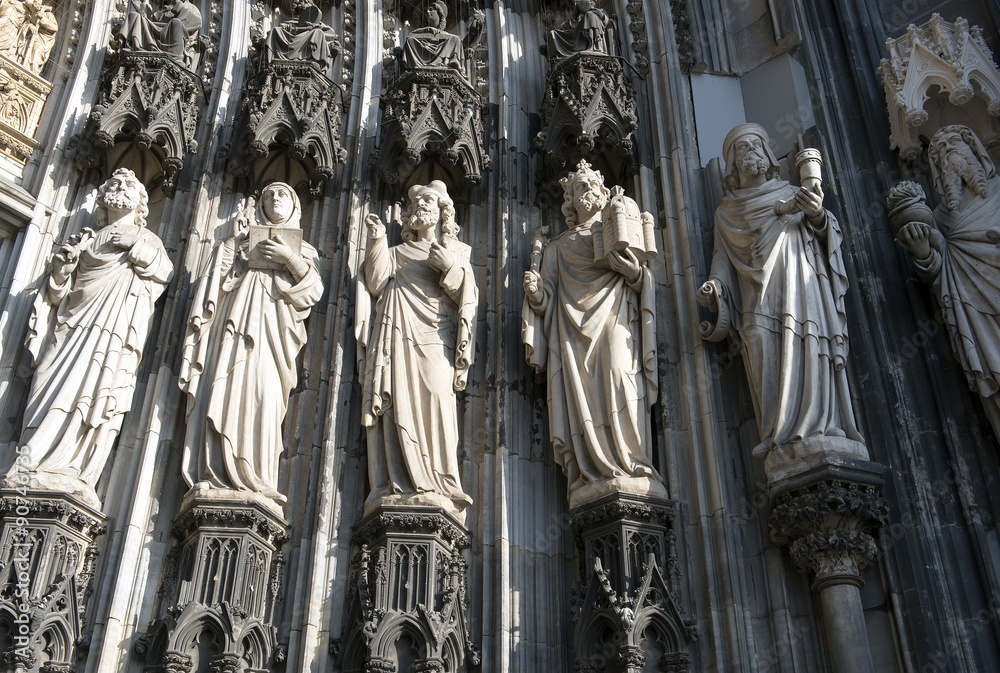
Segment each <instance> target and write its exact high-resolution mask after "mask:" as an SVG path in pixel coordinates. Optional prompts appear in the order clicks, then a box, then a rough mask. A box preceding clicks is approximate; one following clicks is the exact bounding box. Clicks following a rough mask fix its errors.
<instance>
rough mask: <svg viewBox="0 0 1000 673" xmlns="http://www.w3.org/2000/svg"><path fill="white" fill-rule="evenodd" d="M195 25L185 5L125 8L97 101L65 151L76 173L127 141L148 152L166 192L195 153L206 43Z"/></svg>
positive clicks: (198, 21)
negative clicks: (73, 158) (72, 154)
mask: <svg viewBox="0 0 1000 673" xmlns="http://www.w3.org/2000/svg"><path fill="white" fill-rule="evenodd" d="M201 25H202V17H201V12H200V10H199V9H198V7H197V6H196V5H194V4H193V3H191V2H187V1H186V0H178V2H175V3H174V4H173V5H171V6H170V7H169V8H166V9H163V10H160V11H158V12H152V11H151V10H149V8H148V6H145V7H139V6H135V5H131V6H130V8H129V10H128V11H127V12H126V17H125V20H124V23H122V24H121V26H120V27H119V29H118V30H117V31H116V32H115V34H114V35H113V37H112V42H111V45H110V50H109V52H110V53H109V56H108V57H107V58H106V59H105V62H104V67H103V69H102V71H101V85H100V93H99V94H98V99H97V102H96V104H95V105H94V107H93V109H92V110H91V112H90V116H89V117H88V119H87V125H86V126H85V128H84V131H83V134H82V135H81V136H80V137H77V138H74V139H73V141H72V142H71V144H70V149H72V150H73V151H74V152H75V153H76V162H77V164H78V165H79V166H80V168H81V169H84V170H87V169H92V168H97V167H99V166H100V164H101V157H102V154H103V152H104V151H105V150H107V149H109V148H111V147H113V146H114V145H115V144H116V143H117V142H119V141H120V140H121V139H122V138H123V137H130V138H131V142H132V143H133V144H134V145H135V146H136V147H137V148H139V149H141V150H151V151H152V152H153V154H154V156H155V157H156V159H157V161H158V162H159V164H160V168H161V170H162V173H163V176H162V180H163V189H164V191H165V192H166V193H168V194H169V193H172V192H173V190H174V188H175V187H176V181H177V174H178V172H179V171H180V169H181V167H182V166H183V162H184V157H185V156H186V155H187V154H191V153H194V152H197V151H198V142H197V139H196V138H195V135H196V134H197V128H198V119H199V116H200V113H201V110H200V101H201V100H202V99H203V97H204V85H203V83H202V81H201V78H200V77H199V75H198V73H197V68H198V65H199V61H200V56H201V51H202V49H203V48H205V47H206V46H207V44H208V40H207V38H204V37H202V36H199V34H198V31H199V30H200V28H201Z"/></svg>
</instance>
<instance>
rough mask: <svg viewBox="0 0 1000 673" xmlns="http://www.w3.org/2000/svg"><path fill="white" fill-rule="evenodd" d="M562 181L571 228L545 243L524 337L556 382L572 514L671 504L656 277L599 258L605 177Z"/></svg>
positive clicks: (552, 406)
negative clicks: (663, 448) (598, 504)
mask: <svg viewBox="0 0 1000 673" xmlns="http://www.w3.org/2000/svg"><path fill="white" fill-rule="evenodd" d="M560 182H561V184H562V188H563V198H564V202H563V207H562V212H563V215H565V216H566V230H565V231H563V232H562V233H561V234H559V235H558V236H556V237H555V238H553V239H552V240H551V241H549V242H548V244H547V245H545V247H544V255H542V253H541V247H542V246H541V244H540V242H537V243H536V246H535V248H536V251H535V253H533V255H532V256H533V258H534V259H533V262H532V267H533V268H532V269H530V270H528V271H526V272H525V274H524V291H525V299H524V305H523V307H522V310H521V320H522V328H521V338H522V340H523V341H524V344H525V350H526V355H527V360H528V363H529V364H531V365H532V366H533V367H534V368H535V370H536V371H539V372H541V371H546V372H547V375H548V407H549V432H550V434H551V439H552V447H553V448H554V449H555V457H556V462H558V463H559V464H560V465H561V466H562V469H563V472H564V473H565V474H566V477H567V480H568V482H569V504H570V507H571V508H573V507H577V506H579V505H583V504H585V503H587V502H590V501H592V500H594V499H596V498H599V497H601V496H603V495H606V494H608V493H613V492H618V491H623V492H628V493H637V494H648V495H653V496H656V497H666V490H665V489H664V487H663V484H662V480H661V479H660V476H659V475H658V474H657V473H656V470H654V469H653V465H652V462H651V460H650V457H649V452H650V447H651V446H652V440H651V435H650V432H651V431H650V427H649V407H650V406H651V405H652V404H653V403H654V402H655V401H656V398H657V392H658V387H657V386H658V384H657V366H656V322H655V302H654V297H653V278H652V274H651V272H650V270H649V268H648V267H647V266H646V264H645V262H644V260H642V259H639V257H638V256H637V255H636V253H635V252H634V251H633V250H632V249H630V248H626V249H624V250H617V249H610V247H609V249H608V251H607V254H606V255H605V256H603V257H602V256H601V255H600V254H599V253H598V252H595V248H601V247H602V246H603V239H604V236H603V231H598V229H599V228H601V229H602V230H603V227H606V226H609V225H610V219H611V217H610V212H609V211H610V209H605V206H606V205H607V204H608V200H609V197H610V196H611V192H610V190H608V189H607V188H606V187H605V186H604V178H603V176H602V175H601V174H600V173H599V172H597V171H594V170H592V169H591V167H590V164H588V163H587V162H586V161H581V162H580V163H579V166H578V168H577V171H576V172H575V173H570V174H569V176H568V177H566V178H563V179H562V180H560ZM636 210H638V207H636ZM649 217H650V218H651V216H649ZM602 220H603V222H602ZM602 225H603V226H602ZM650 243H651V246H650V247H652V249H653V253H654V254H655V244H652V241H650ZM539 258H541V259H540V260H539ZM539 261H540V264H539Z"/></svg>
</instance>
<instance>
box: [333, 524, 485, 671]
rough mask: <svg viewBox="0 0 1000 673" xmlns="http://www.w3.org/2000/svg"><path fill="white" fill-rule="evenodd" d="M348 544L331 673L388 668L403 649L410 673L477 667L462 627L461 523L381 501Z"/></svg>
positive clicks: (396, 664) (464, 538) (465, 537)
mask: <svg viewBox="0 0 1000 673" xmlns="http://www.w3.org/2000/svg"><path fill="white" fill-rule="evenodd" d="M353 544H354V549H355V554H354V559H353V562H352V564H351V578H350V580H349V582H350V584H349V591H350V593H349V594H348V598H347V618H346V620H345V622H344V624H345V626H344V633H345V637H344V646H343V658H342V660H341V661H340V662H338V664H339V667H338V670H342V671H344V673H395V672H396V671H398V670H400V668H401V667H402V666H403V662H402V661H400V659H401V657H402V656H404V655H405V654H406V652H403V651H404V650H406V651H409V652H411V653H412V658H411V659H409V661H408V663H409V667H408V668H406V669H404V670H411V671H413V672H414V673H418V672H419V673H437V672H443V671H446V670H447V671H454V672H455V673H464V672H465V671H467V670H470V669H471V668H473V667H477V666H478V665H479V652H478V650H477V649H476V648H475V646H474V645H473V644H472V641H471V640H470V639H469V634H468V630H467V627H466V624H467V616H466V611H467V608H468V606H467V600H466V597H465V587H466V574H467V564H466V561H465V558H464V553H463V552H464V551H465V550H466V549H467V548H468V547H469V544H470V539H469V532H468V530H466V528H465V526H463V525H462V524H460V523H459V522H458V520H457V519H456V518H455V517H454V516H452V515H451V514H449V513H447V512H445V511H444V510H443V509H441V508H440V507H433V506H426V507H420V506H415V505H382V506H380V507H378V508H376V509H375V510H374V511H372V512H371V514H369V515H368V516H366V517H364V518H363V519H362V520H361V521H360V522H359V523H358V524H357V525H356V526H355V527H354V535H353ZM406 641H408V643H409V647H403V646H402V643H403V642H406ZM401 652H403V654H401Z"/></svg>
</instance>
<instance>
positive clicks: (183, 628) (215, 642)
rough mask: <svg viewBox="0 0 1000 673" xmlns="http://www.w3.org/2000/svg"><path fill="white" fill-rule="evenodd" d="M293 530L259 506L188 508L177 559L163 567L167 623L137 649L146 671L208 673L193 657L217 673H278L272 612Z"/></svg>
mask: <svg viewBox="0 0 1000 673" xmlns="http://www.w3.org/2000/svg"><path fill="white" fill-rule="evenodd" d="M288 530H289V529H288V524H287V523H286V522H285V521H284V520H283V519H281V518H280V517H279V516H277V515H276V514H275V513H274V512H272V511H271V510H270V509H269V508H268V507H266V506H265V505H263V504H261V503H258V502H256V501H253V500H245V501H243V500H235V501H234V500H229V499H226V498H200V497H195V498H189V499H187V500H185V502H184V504H183V505H182V507H181V512H180V514H178V516H177V518H176V519H175V520H174V525H173V527H172V533H173V535H174V537H175V538H176V539H177V540H178V542H179V546H178V550H179V551H178V553H174V554H172V555H170V556H169V557H168V560H167V563H166V564H165V565H166V567H165V571H164V578H163V590H162V592H161V596H162V601H163V602H162V604H161V606H160V612H161V615H162V616H161V617H160V619H158V620H155V621H154V622H153V623H152V624H150V627H149V629H148V630H147V632H146V633H145V634H142V635H141V636H139V637H137V639H136V640H135V642H134V644H133V652H135V654H136V655H138V656H140V657H142V658H143V659H144V660H145V662H146V666H145V668H144V670H148V671H171V672H173V673H189V672H190V671H192V670H203V669H202V668H201V667H202V666H204V665H205V664H206V662H203V661H195V660H194V659H193V658H192V656H191V652H197V653H198V656H208V657H209V661H208V662H207V664H208V670H210V671H212V673H230V672H232V673H242V672H244V671H247V672H249V671H269V670H272V667H273V664H274V662H275V661H276V660H278V659H281V658H282V654H281V648H280V647H279V645H278V643H277V629H276V628H275V626H274V622H275V614H274V612H275V604H276V603H277V601H278V598H279V594H280V591H281V585H282V582H283V566H284V557H283V556H282V554H281V552H280V551H278V549H279V547H280V546H281V545H282V544H283V543H284V542H285V541H286V540H287V536H288ZM199 644H200V646H199Z"/></svg>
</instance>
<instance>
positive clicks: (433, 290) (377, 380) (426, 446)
mask: <svg viewBox="0 0 1000 673" xmlns="http://www.w3.org/2000/svg"><path fill="white" fill-rule="evenodd" d="M409 198H410V204H409V206H408V208H407V210H406V212H405V213H404V214H403V227H404V229H403V242H402V243H401V244H399V245H396V246H393V247H391V248H390V247H389V245H388V243H387V241H386V232H385V227H384V225H383V224H382V222H381V221H380V220H379V219H378V217H377V216H374V215H370V216H369V220H368V226H369V240H368V249H367V252H366V257H365V265H364V280H363V282H359V286H358V324H357V328H356V334H357V337H358V342H359V350H360V352H361V353H363V355H362V357H361V359H360V362H361V364H360V367H361V371H360V374H361V380H362V394H363V399H362V405H363V408H362V413H363V417H362V422H363V424H364V425H365V427H366V428H367V434H368V474H369V481H370V484H371V487H372V491H371V494H370V495H369V496H368V499H367V501H366V503H365V511H366V512H371V511H373V509H374V508H375V507H377V506H378V505H380V504H414V505H437V506H439V507H442V508H444V509H445V511H447V512H449V513H450V514H452V515H454V516H455V517H456V518H458V520H459V521H463V522H464V520H465V512H464V510H465V508H466V507H468V506H469V505H471V504H472V498H470V497H469V496H468V495H466V493H465V492H464V491H463V490H462V484H461V481H460V479H459V470H458V451H459V444H460V441H461V440H460V437H459V434H458V406H457V399H456V391H460V390H464V389H465V386H466V383H467V380H468V374H469V368H470V367H471V365H472V360H473V354H474V353H475V346H474V343H473V338H474V336H475V325H476V311H477V308H478V304H479V290H478V287H477V285H476V278H475V272H474V271H473V269H472V261H471V254H472V249H471V248H470V247H469V246H468V245H466V244H465V243H462V242H461V241H459V240H458V238H457V234H458V225H457V223H456V222H455V207H454V202H453V201H452V200H451V198H450V197H449V195H448V192H447V190H446V188H445V186H444V183H441V182H438V181H434V182H431V183H430V184H429V185H426V186H414V187H412V188H411V189H410V191H409ZM369 293H370V295H371V297H373V298H374V299H375V314H374V319H372V318H371V312H370V309H369V305H370V301H371V300H370V299H369Z"/></svg>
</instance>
